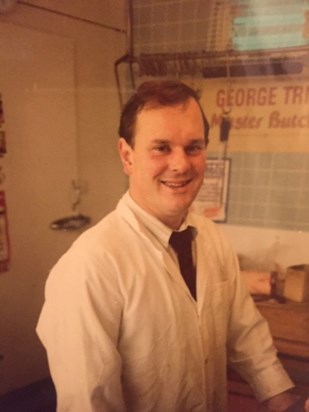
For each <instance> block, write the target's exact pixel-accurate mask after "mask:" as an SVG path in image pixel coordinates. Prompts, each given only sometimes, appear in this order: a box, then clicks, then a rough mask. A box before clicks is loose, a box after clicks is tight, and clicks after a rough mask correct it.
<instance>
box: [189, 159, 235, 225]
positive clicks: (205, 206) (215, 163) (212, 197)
mask: <svg viewBox="0 0 309 412" xmlns="http://www.w3.org/2000/svg"><path fill="white" fill-rule="evenodd" d="M229 172H230V159H210V158H209V159H207V163H206V171H205V176H204V180H203V184H202V187H201V189H200V191H199V193H198V195H197V197H196V199H195V201H194V202H193V205H192V210H193V211H194V212H196V213H198V214H202V215H204V216H207V217H209V218H210V219H212V220H213V221H215V222H225V220H226V213H227V194H228V180H229Z"/></svg>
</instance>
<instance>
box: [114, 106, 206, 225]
mask: <svg viewBox="0 0 309 412" xmlns="http://www.w3.org/2000/svg"><path fill="white" fill-rule="evenodd" d="M119 152H120V156H121V159H122V162H123V166H124V170H125V172H126V174H127V175H128V176H129V192H130V194H131V196H132V198H133V199H134V200H135V202H136V203H138V204H139V205H140V206H141V207H142V208H143V209H144V210H146V211H147V212H148V213H150V214H152V215H153V216H155V217H156V218H158V219H159V220H160V221H162V222H163V223H164V224H166V225H167V226H170V227H171V228H173V229H176V228H178V227H179V226H180V225H181V223H182V221H183V219H184V218H185V216H186V214H187V211H188V208H189V207H190V205H191V203H192V202H193V200H194V198H195V196H196V195H197V193H198V190H199V188H200V186H201V184H202V181H203V177H204V170H205V161H206V146H205V139H204V125H203V119H202V114H201V111H200V108H199V106H198V104H197V102H196V101H195V100H194V99H193V98H192V99H190V100H189V101H188V103H187V104H185V105H182V104H181V105H177V106H171V107H170V106H160V107H158V108H144V109H143V110H142V111H141V112H140V113H139V114H138V116H137V121H136V128H135V136H134V147H133V148H132V147H131V146H129V145H128V144H127V143H126V141H125V140H124V139H123V138H120V140H119Z"/></svg>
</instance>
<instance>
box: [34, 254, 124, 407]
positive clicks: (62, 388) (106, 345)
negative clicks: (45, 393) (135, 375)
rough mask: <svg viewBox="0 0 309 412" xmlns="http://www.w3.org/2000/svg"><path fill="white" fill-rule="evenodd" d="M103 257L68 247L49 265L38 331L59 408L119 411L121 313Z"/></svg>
mask: <svg viewBox="0 0 309 412" xmlns="http://www.w3.org/2000/svg"><path fill="white" fill-rule="evenodd" d="M112 266H113V265H112V263H111V261H110V260H109V259H108V257H107V258H106V259H100V262H98V261H96V260H95V259H94V258H93V257H92V256H89V253H88V254H87V252H85V251H81V250H80V249H79V250H77V251H75V252H74V248H73V250H70V251H69V252H68V253H67V254H66V255H64V256H63V257H62V258H61V259H60V261H59V262H58V263H57V265H56V266H55V267H54V269H53V270H52V271H51V273H50V276H49V278H48V281H47V284H46V296H45V303H44V306H43V309H42V312H41V315H40V319H39V323H38V326H37V333H38V335H39V337H40V339H41V341H42V343H43V345H44V346H45V348H46V351H47V357H48V363H49V368H50V372H51V376H52V379H53V381H54V384H55V388H56V393H57V411H58V412H64V411H66V412H90V411H91V412H94V411H100V412H105V411H106V412H107V411H108V412H110V411H115V412H123V411H124V410H125V406H124V401H123V396H122V388H121V358H120V355H119V352H118V350H117V342H118V339H119V328H120V322H121V316H122V309H121V308H122V302H121V295H120V293H119V290H118V287H117V276H116V273H115V270H113V269H112Z"/></svg>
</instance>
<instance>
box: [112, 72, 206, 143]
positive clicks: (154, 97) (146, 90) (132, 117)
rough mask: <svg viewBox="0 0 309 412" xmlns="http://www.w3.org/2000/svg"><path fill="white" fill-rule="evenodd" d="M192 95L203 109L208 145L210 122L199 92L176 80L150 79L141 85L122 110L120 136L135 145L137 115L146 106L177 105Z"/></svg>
mask: <svg viewBox="0 0 309 412" xmlns="http://www.w3.org/2000/svg"><path fill="white" fill-rule="evenodd" d="M191 97H192V98H193V99H194V100H196V102H197V104H198V105H199V107H200V109H201V114H202V117H203V122H204V136H205V142H206V145H207V144H208V141H209V139H208V134H209V124H208V121H207V119H206V116H205V114H204V112H203V110H202V108H201V105H200V103H199V95H198V93H197V92H196V91H195V90H193V89H192V88H191V87H189V86H187V85H186V84H184V83H182V82H179V81H174V80H165V81H148V82H144V83H142V84H141V85H140V86H139V88H138V89H137V91H136V92H135V93H134V94H133V95H132V96H131V97H130V99H129V100H128V102H127V103H126V105H125V106H124V108H123V110H122V113H121V117H120V125H119V130H118V133H119V136H120V137H123V138H124V139H125V140H126V142H127V143H128V144H129V145H130V146H132V147H133V146H134V133H135V124H136V117H137V114H138V113H139V112H140V111H141V110H142V109H143V108H144V107H147V108H157V107H160V106H176V105H178V104H181V103H186V102H187V101H188V100H189V99H190V98H191Z"/></svg>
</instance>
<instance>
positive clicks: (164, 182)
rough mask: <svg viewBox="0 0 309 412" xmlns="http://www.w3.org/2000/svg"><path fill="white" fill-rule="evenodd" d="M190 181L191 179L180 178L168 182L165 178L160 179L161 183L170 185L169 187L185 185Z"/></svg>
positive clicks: (176, 187)
mask: <svg viewBox="0 0 309 412" xmlns="http://www.w3.org/2000/svg"><path fill="white" fill-rule="evenodd" d="M191 181H192V179H187V180H182V181H179V182H170V181H167V180H161V183H163V184H164V185H165V186H167V187H170V188H171V189H178V188H181V187H185V186H187V185H188V184H189V183H191Z"/></svg>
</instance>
